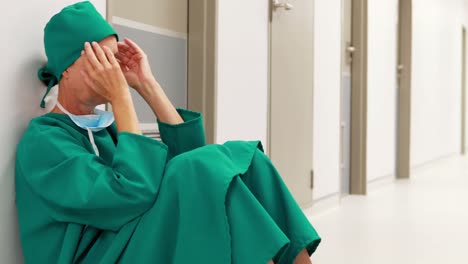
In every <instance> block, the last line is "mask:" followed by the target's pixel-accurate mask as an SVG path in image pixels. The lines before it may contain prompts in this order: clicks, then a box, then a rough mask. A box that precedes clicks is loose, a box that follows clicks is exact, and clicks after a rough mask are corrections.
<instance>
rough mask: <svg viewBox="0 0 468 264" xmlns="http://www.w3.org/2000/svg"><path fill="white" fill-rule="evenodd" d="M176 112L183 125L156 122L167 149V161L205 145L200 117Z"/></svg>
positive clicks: (187, 111) (183, 111) (189, 112)
mask: <svg viewBox="0 0 468 264" xmlns="http://www.w3.org/2000/svg"><path fill="white" fill-rule="evenodd" d="M177 112H178V113H179V115H180V116H181V117H182V119H183V120H184V123H180V124H176V125H172V124H168V123H164V122H161V121H159V120H158V126H159V133H160V135H161V139H162V141H163V142H164V143H165V144H166V145H167V146H168V148H169V159H170V158H172V157H175V156H177V155H179V154H182V153H184V152H187V151H190V150H194V149H196V148H198V147H202V146H204V145H205V144H206V138H205V128H204V127H203V118H202V115H201V114H200V113H197V112H192V111H189V110H184V109H177Z"/></svg>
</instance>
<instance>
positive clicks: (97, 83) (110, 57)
mask: <svg viewBox="0 0 468 264" xmlns="http://www.w3.org/2000/svg"><path fill="white" fill-rule="evenodd" d="M81 56H82V57H83V61H84V65H85V69H86V70H82V71H81V75H82V76H83V78H84V81H85V83H86V85H88V86H89V87H90V88H91V89H93V90H94V91H95V92H96V93H97V94H98V95H100V96H102V97H103V98H105V99H106V100H108V101H109V102H111V104H112V103H113V102H114V101H115V100H120V99H121V98H122V97H129V91H128V84H127V81H126V80H125V76H124V74H123V73H122V70H121V68H120V65H119V62H118V61H117V59H116V58H115V56H114V54H113V52H112V51H111V50H110V49H109V48H108V47H106V46H103V47H101V46H100V45H99V44H98V43H96V42H93V43H92V44H90V43H88V42H86V43H85V46H84V51H83V52H82V53H81Z"/></svg>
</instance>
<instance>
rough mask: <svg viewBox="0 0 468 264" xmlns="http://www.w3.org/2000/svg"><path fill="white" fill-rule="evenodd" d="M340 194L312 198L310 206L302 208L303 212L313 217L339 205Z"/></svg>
mask: <svg viewBox="0 0 468 264" xmlns="http://www.w3.org/2000/svg"><path fill="white" fill-rule="evenodd" d="M340 199H341V195H340V194H339V193H334V194H330V195H327V196H325V197H322V198H319V199H317V200H314V202H313V204H312V206H309V207H307V208H303V211H304V214H305V215H306V216H307V217H315V216H317V215H320V214H323V213H325V212H327V211H330V210H333V209H336V208H338V207H339V206H340Z"/></svg>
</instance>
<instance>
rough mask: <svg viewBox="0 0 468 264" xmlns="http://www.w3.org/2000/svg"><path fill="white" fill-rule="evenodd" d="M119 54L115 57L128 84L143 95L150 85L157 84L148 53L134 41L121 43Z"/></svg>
mask: <svg viewBox="0 0 468 264" xmlns="http://www.w3.org/2000/svg"><path fill="white" fill-rule="evenodd" d="M117 44H118V48H119V52H117V54H116V55H115V57H116V58H117V60H118V61H119V63H120V67H121V69H122V72H123V73H124V76H125V79H126V80H127V82H128V84H129V85H130V86H131V87H132V88H134V89H135V90H137V91H138V92H139V93H142V92H143V91H142V90H143V89H145V88H147V87H149V86H150V85H149V84H152V83H157V81H156V79H155V78H154V76H153V73H152V72H151V66H150V64H149V62H148V57H147V56H146V53H145V52H144V51H143V50H142V49H141V48H140V47H139V46H138V45H137V44H136V43H135V42H133V41H132V40H130V39H128V38H125V39H124V41H123V42H119V43H117Z"/></svg>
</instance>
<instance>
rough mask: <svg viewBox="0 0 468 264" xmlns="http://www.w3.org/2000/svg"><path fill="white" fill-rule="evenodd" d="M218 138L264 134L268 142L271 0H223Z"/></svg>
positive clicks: (219, 26)
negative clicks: (269, 4)
mask: <svg viewBox="0 0 468 264" xmlns="http://www.w3.org/2000/svg"><path fill="white" fill-rule="evenodd" d="M217 36H218V39H217V40H218V66H217V67H218V68H217V71H218V85H217V87H218V91H217V92H218V94H217V109H218V112H217V121H216V122H217V131H216V133H217V138H216V141H217V143H223V142H225V141H227V140H232V139H242V140H254V139H260V140H261V141H262V142H263V145H264V146H265V147H266V139H267V116H268V115H267V106H268V67H269V65H268V1H250V0H237V1H232V0H219V3H218V32H217Z"/></svg>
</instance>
